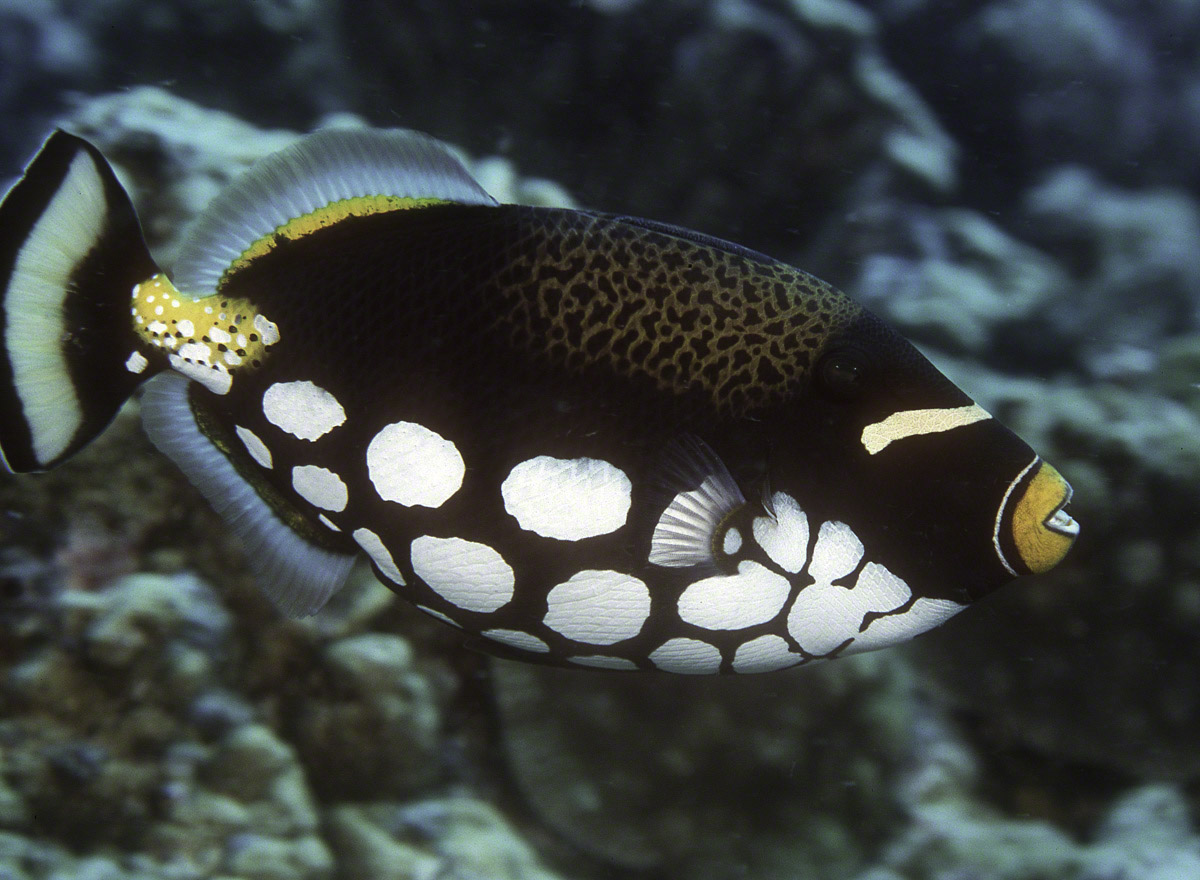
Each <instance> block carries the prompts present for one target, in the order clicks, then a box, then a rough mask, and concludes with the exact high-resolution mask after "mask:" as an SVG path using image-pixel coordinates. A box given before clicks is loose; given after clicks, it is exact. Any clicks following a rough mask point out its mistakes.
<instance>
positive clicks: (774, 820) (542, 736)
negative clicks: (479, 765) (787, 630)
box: [492, 653, 913, 880]
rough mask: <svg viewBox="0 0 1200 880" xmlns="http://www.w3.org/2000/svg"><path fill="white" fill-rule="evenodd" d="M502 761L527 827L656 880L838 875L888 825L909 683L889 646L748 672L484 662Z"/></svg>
mask: <svg viewBox="0 0 1200 880" xmlns="http://www.w3.org/2000/svg"><path fill="white" fill-rule="evenodd" d="M492 675H493V681H494V688H495V694H496V704H497V708H498V711H499V717H500V722H501V736H502V741H503V744H504V750H505V754H506V755H507V757H508V761H509V764H510V767H511V770H512V774H513V777H514V779H515V781H516V784H517V786H518V788H519V789H520V790H521V791H522V792H523V793H524V795H525V797H526V799H527V800H528V801H529V803H530V804H531V805H532V807H533V808H534V809H535V810H536V812H537V814H538V815H539V816H540V817H541V819H542V821H544V822H545V823H547V824H548V825H549V826H550V827H551V828H554V829H555V830H557V831H558V832H559V833H560V834H561V835H563V836H564V837H565V838H566V839H567V840H569V841H571V842H572V843H573V844H574V845H575V846H577V847H578V848H580V849H582V850H584V851H585V852H590V853H592V854H594V855H596V856H597V857H600V858H604V859H607V860H609V861H612V862H614V863H616V864H618V865H621V866H624V867H626V868H639V869H649V868H654V869H657V870H658V871H659V872H660V873H658V874H655V876H661V877H665V878H685V877H686V878H689V880H706V878H712V880H718V878H726V877H730V876H737V875H738V872H744V876H748V877H754V878H762V880H768V878H780V880H782V878H791V877H800V876H802V877H808V878H839V877H845V876H847V875H848V874H850V873H851V872H852V871H853V870H854V869H855V868H856V867H857V866H858V865H861V864H862V862H863V861H864V859H865V858H866V857H867V856H868V855H869V854H870V853H871V852H872V851H873V850H874V848H875V847H877V846H878V845H879V843H880V840H881V839H882V837H883V836H884V835H885V834H886V832H887V831H888V830H889V829H890V828H891V827H892V826H893V825H894V823H895V821H896V819H897V816H896V813H895V808H894V804H893V803H892V799H891V795H890V793H889V792H890V789H891V787H892V786H893V785H894V783H895V779H896V777H897V773H898V771H899V768H900V767H901V766H902V765H903V763H904V761H905V759H906V757H907V750H908V744H909V741H910V737H911V730H910V725H911V711H912V702H911V701H912V699H913V693H912V681H911V679H910V676H909V674H908V671H907V667H906V665H905V664H904V663H903V662H902V661H901V660H899V659H898V657H897V655H896V654H894V653H891V654H890V655H889V656H887V657H883V658H880V657H878V656H877V655H859V656H855V657H849V658H845V659H842V660H839V661H838V662H837V663H835V664H830V665H827V666H816V667H810V668H806V669H803V670H793V671H792V672H790V673H788V672H784V673H776V674H773V675H764V676H761V677H759V676H752V677H749V678H742V677H737V678H720V679H703V680H699V679H694V678H681V677H677V676H661V675H644V676H636V677H635V676H628V675H620V676H615V675H603V674H596V673H587V672H578V671H574V670H562V669H553V668H543V667H536V666H529V665H524V664H520V663H514V662H511V661H500V660H497V661H494V663H493V664H492Z"/></svg>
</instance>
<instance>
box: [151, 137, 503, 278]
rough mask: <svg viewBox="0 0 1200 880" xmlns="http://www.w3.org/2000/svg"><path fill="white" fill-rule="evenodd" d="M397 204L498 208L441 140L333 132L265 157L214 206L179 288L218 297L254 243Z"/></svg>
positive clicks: (194, 233) (199, 223)
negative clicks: (322, 215) (335, 213)
mask: <svg viewBox="0 0 1200 880" xmlns="http://www.w3.org/2000/svg"><path fill="white" fill-rule="evenodd" d="M370 197H390V198H392V199H416V200H432V201H443V202H458V203H461V204H467V205H494V204H496V200H495V199H493V198H492V197H491V196H490V195H488V194H487V192H485V191H484V189H483V187H481V186H480V185H479V183H478V182H477V181H476V180H475V178H473V177H472V176H471V175H470V174H469V173H468V172H467V170H466V169H465V168H464V167H463V166H462V163H461V162H459V161H458V159H457V158H455V156H454V154H453V153H451V152H450V150H449V149H448V148H447V147H446V145H445V144H443V143H442V142H441V141H439V140H435V139H434V138H431V137H429V136H428V135H425V134H421V133H420V132H417V131H409V130H407V129H392V130H386V131H383V130H377V129H344V128H327V129H322V130H321V131H318V132H315V133H313V134H311V135H309V136H308V137H305V138H303V139H302V140H299V141H297V142H296V143H294V144H292V146H290V147H287V148H286V149H284V150H280V151H279V152H278V153H272V154H271V155H269V156H265V157H263V158H262V159H260V160H259V161H258V162H256V163H254V164H253V165H252V166H250V169H249V170H248V171H246V173H245V174H243V175H242V176H241V177H240V178H238V179H237V180H235V181H234V182H233V183H232V184H231V185H230V186H228V187H226V188H225V190H224V191H223V192H221V194H220V195H218V196H217V197H216V198H215V199H213V200H212V201H211V202H210V203H209V205H208V207H207V208H205V209H204V211H203V212H202V213H201V214H200V216H199V217H198V218H197V219H196V222H195V224H194V225H193V226H192V227H191V229H190V230H189V231H188V235H187V238H186V240H185V241H184V245H183V251H182V253H181V254H180V257H179V259H178V260H177V261H176V263H175V272H174V281H175V286H176V287H178V288H179V289H180V290H182V291H184V292H186V293H188V294H189V295H191V296H195V297H200V296H207V295H209V294H211V293H214V292H215V291H216V289H217V286H218V284H219V283H220V280H221V276H222V275H224V274H225V271H226V270H227V269H228V268H229V267H230V265H231V264H233V262H234V261H235V260H237V259H238V258H239V257H241V256H242V255H243V254H244V253H245V252H246V250H247V249H248V248H250V247H251V246H252V245H253V244H254V243H255V242H257V241H259V240H260V239H263V238H264V237H266V236H268V235H270V234H271V233H273V232H275V231H276V230H278V229H279V228H280V227H282V226H284V225H285V224H288V223H290V222H292V221H294V220H296V219H297V218H300V217H305V216H307V215H310V214H312V213H313V212H316V211H320V210H321V209H323V208H326V207H327V206H329V205H332V204H334V203H335V202H341V201H343V200H346V199H361V198H370Z"/></svg>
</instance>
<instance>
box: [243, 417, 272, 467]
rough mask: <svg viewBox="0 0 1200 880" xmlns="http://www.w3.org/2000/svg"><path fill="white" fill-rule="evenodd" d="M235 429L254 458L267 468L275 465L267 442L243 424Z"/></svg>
mask: <svg viewBox="0 0 1200 880" xmlns="http://www.w3.org/2000/svg"><path fill="white" fill-rule="evenodd" d="M233 430H234V432H235V433H236V434H237V435H238V438H239V439H240V440H241V441H242V445H243V446H245V447H246V451H247V452H249V453H250V457H251V458H252V459H254V460H255V461H257V462H258V463H259V464H260V465H262V466H263V467H265V468H266V469H267V470H270V469H271V468H273V467H274V466H275V464H274V462H273V461H272V459H271V450H269V449H267V444H265V443H263V442H262V441H261V440H259V439H258V435H257V434H255V433H254V432H253V431H251V430H250V429H249V428H243V427H242V426H241V425H237V426H236V427H235V428H234V429H233Z"/></svg>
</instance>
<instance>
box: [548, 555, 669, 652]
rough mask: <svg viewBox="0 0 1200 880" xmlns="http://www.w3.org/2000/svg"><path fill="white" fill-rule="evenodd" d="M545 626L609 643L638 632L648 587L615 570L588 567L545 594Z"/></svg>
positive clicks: (591, 641) (571, 636)
mask: <svg viewBox="0 0 1200 880" xmlns="http://www.w3.org/2000/svg"><path fill="white" fill-rule="evenodd" d="M546 604H547V605H548V606H549V611H547V612H546V617H545V620H544V621H543V622H544V623H545V624H546V626H548V627H550V629H552V630H554V631H555V632H557V633H561V634H562V635H564V636H566V637H567V638H568V639H574V640H575V641H577V642H586V643H587V644H589V645H612V644H615V643H616V642H620V641H624V640H625V639H631V638H633V637H634V636H636V635H637V634H638V633H640V632H641V631H642V627H643V626H644V625H645V624H646V620H647V618H649V617H650V590H649V589H648V588H647V586H646V584H645V582H644V581H641V580H638V579H637V578H635V577H633V576H632V575H628V574H622V573H621V572H619V571H607V570H603V571H597V570H594V569H588V570H585V571H581V572H579V573H578V574H576V575H573V576H572V577H571V578H570V579H569V580H567V581H566V582H564V583H561V584H559V585H558V586H556V587H555V588H554V589H552V590H551V591H550V593H549V594H548V595H547V596H546Z"/></svg>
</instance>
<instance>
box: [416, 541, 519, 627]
mask: <svg viewBox="0 0 1200 880" xmlns="http://www.w3.org/2000/svg"><path fill="white" fill-rule="evenodd" d="M412 567H413V571H414V572H416V574H417V577H419V578H420V579H421V580H423V581H425V583H426V584H428V585H429V588H430V589H431V590H433V591H434V592H435V593H437V594H438V595H440V596H441V597H442V598H444V599H446V600H447V601H448V602H452V603H453V604H455V605H457V606H458V607H459V608H462V609H464V610H466V611H482V612H488V611H495V610H497V609H498V608H503V607H504V606H505V605H507V604H508V603H509V601H510V600H511V599H512V597H513V587H514V585H515V583H516V581H515V579H514V578H513V570H512V567H511V566H510V565H509V564H508V563H507V562H505V561H504V557H503V556H501V555H500V554H499V553H497V552H496V551H495V550H493V549H492V548H491V547H489V546H487V545H486V544H479V543H476V542H475V541H465V540H463V539H462V538H434V537H431V536H429V535H426V536H424V537H421V538H417V539H416V540H415V541H413V542H412Z"/></svg>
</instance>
